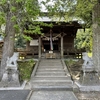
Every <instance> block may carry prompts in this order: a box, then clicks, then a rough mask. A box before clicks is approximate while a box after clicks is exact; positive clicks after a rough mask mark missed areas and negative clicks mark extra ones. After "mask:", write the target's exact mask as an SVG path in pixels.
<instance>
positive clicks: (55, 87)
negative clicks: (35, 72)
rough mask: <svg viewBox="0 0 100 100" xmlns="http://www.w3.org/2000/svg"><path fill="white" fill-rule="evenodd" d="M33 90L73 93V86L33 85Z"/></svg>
mask: <svg viewBox="0 0 100 100" xmlns="http://www.w3.org/2000/svg"><path fill="white" fill-rule="evenodd" d="M32 89H34V90H38V91H39V90H48V91H51V90H53V91H54V90H59V91H61V90H63V91H73V86H72V85H64V86H59V85H58V86H41V85H33V86H32Z"/></svg>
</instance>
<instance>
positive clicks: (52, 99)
mask: <svg viewBox="0 0 100 100" xmlns="http://www.w3.org/2000/svg"><path fill="white" fill-rule="evenodd" d="M30 100H78V99H77V98H76V96H75V95H74V93H73V92H71V91H43V90H42V91H34V92H33V94H32V96H31V97H30Z"/></svg>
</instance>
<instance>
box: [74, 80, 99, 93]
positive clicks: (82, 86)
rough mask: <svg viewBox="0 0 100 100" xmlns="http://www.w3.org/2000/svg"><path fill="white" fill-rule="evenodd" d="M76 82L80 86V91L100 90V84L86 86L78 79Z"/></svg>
mask: <svg viewBox="0 0 100 100" xmlns="http://www.w3.org/2000/svg"><path fill="white" fill-rule="evenodd" d="M75 84H76V85H77V86H78V87H79V90H80V91H89V92H90V91H100V85H93V86H89V85H88V86H85V85H82V84H80V83H79V82H78V81H77V82H75Z"/></svg>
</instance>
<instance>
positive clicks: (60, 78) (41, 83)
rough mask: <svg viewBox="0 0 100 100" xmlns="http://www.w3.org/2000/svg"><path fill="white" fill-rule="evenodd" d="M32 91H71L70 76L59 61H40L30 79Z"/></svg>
mask: <svg viewBox="0 0 100 100" xmlns="http://www.w3.org/2000/svg"><path fill="white" fill-rule="evenodd" d="M30 82H31V87H32V89H34V90H68V91H71V90H73V82H72V80H71V77H70V74H69V72H68V70H67V68H66V66H65V63H64V61H63V60H61V59H42V60H40V61H39V63H38V65H37V68H36V71H35V73H33V74H32V77H31V81H30Z"/></svg>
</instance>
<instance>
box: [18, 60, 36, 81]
mask: <svg viewBox="0 0 100 100" xmlns="http://www.w3.org/2000/svg"><path fill="white" fill-rule="evenodd" d="M34 65H35V62H34V61H33V60H29V61H19V62H18V69H19V73H20V80H21V81H23V80H29V79H30V77H31V74H32V71H33V68H34Z"/></svg>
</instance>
